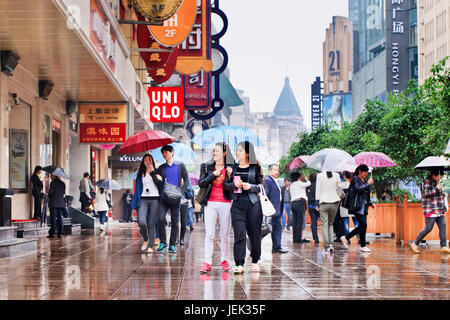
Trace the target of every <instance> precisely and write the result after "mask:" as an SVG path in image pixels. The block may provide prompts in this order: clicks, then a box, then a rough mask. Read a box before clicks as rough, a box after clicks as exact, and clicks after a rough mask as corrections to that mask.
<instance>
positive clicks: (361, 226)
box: [341, 164, 375, 252]
mask: <svg viewBox="0 0 450 320" xmlns="http://www.w3.org/2000/svg"><path fill="white" fill-rule="evenodd" d="M368 175H369V167H368V166H366V165H365V164H362V165H360V166H358V167H357V168H356V170H355V173H354V174H353V177H352V181H351V182H350V187H349V190H348V192H349V195H348V197H349V198H351V199H353V198H354V199H355V201H356V206H355V207H356V208H358V209H357V210H349V214H353V215H354V216H355V219H356V220H357V221H358V227H356V228H355V229H353V230H352V231H351V232H350V233H349V234H347V235H346V236H342V237H341V241H342V244H343V245H344V247H346V248H347V247H348V244H347V240H350V239H351V238H352V237H354V236H356V235H357V234H359V242H360V246H361V248H360V250H361V251H363V252H370V251H372V250H370V249H369V247H367V246H366V231H367V213H366V210H365V208H366V205H368V206H372V207H375V206H374V204H373V203H372V202H371V201H370V185H371V184H373V179H372V177H371V178H369V180H367V182H366V179H367V176H368ZM351 193H354V194H355V197H354V196H353V195H352V194H351Z"/></svg>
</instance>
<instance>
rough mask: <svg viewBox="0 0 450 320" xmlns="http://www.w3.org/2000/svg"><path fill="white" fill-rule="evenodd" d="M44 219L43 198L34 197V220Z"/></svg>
mask: <svg viewBox="0 0 450 320" xmlns="http://www.w3.org/2000/svg"><path fill="white" fill-rule="evenodd" d="M41 217H42V196H34V216H33V219H39V220H41Z"/></svg>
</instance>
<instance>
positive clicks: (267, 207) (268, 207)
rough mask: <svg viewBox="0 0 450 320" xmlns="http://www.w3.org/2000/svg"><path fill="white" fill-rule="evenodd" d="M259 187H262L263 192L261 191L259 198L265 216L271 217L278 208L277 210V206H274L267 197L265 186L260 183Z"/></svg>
mask: <svg viewBox="0 0 450 320" xmlns="http://www.w3.org/2000/svg"><path fill="white" fill-rule="evenodd" d="M259 187H260V188H261V192H260V193H259V200H260V202H261V209H262V214H263V216H265V217H271V216H273V215H274V214H275V213H277V210H275V207H274V206H273V204H272V202H271V201H270V200H269V198H268V197H267V195H266V190H265V189H264V186H263V185H259Z"/></svg>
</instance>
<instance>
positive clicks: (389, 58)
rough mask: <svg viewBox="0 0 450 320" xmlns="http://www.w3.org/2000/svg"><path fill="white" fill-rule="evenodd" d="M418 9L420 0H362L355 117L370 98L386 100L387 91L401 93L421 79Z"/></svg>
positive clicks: (355, 80)
mask: <svg viewBox="0 0 450 320" xmlns="http://www.w3.org/2000/svg"><path fill="white" fill-rule="evenodd" d="M350 1H352V0H350ZM353 7H355V6H353ZM349 8H350V5H349ZM416 9H417V4H416V0H359V1H358V15H357V17H358V19H357V25H358V32H357V37H358V42H356V41H354V45H356V46H357V47H358V48H357V50H358V58H357V59H354V63H355V62H358V66H355V68H354V75H353V91H352V92H353V101H352V104H353V119H356V118H357V117H358V115H359V114H360V113H361V112H362V109H363V106H364V104H365V102H366V100H367V99H373V98H379V99H381V100H382V101H386V94H387V93H390V92H394V93H399V92H401V91H403V90H405V89H406V88H407V86H408V81H409V80H410V79H417V76H418V74H417V60H418V59H417V32H416V30H417V13H416ZM355 51H356V48H355Z"/></svg>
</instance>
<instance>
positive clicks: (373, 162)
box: [354, 152, 397, 168]
mask: <svg viewBox="0 0 450 320" xmlns="http://www.w3.org/2000/svg"><path fill="white" fill-rule="evenodd" d="M354 159H355V162H356V165H358V166H359V165H361V164H365V165H367V166H368V167H372V168H386V167H396V166H397V164H396V163H395V162H394V161H393V160H392V159H391V158H389V157H388V156H387V155H385V154H384V153H382V152H361V153H358V154H357V155H356V156H355V157H354Z"/></svg>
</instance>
